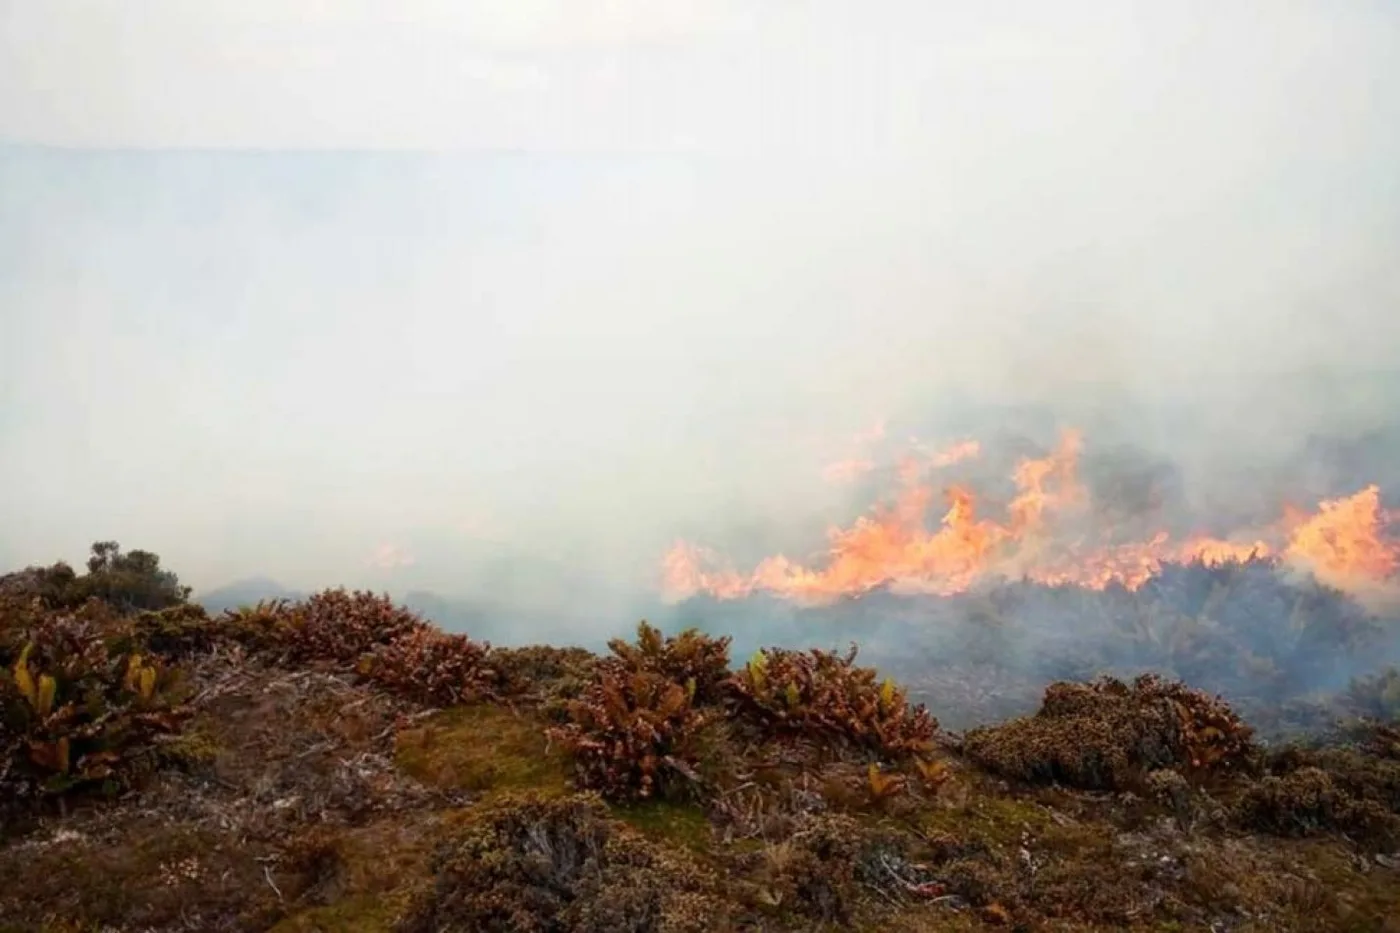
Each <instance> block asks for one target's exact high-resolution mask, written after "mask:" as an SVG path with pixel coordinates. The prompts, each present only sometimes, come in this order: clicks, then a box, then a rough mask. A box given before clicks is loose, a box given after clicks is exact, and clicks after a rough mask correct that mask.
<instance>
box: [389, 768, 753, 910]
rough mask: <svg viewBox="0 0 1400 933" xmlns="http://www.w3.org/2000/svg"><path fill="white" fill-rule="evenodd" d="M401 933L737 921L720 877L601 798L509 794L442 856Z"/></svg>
mask: <svg viewBox="0 0 1400 933" xmlns="http://www.w3.org/2000/svg"><path fill="white" fill-rule="evenodd" d="M433 871H434V875H435V880H434V885H433V888H432V890H431V892H429V893H427V894H426V895H425V896H424V897H423V898H422V900H421V902H420V903H419V904H417V905H416V906H415V908H414V909H413V910H412V912H411V913H410V915H409V917H408V918H407V919H406V920H405V921H404V922H403V924H402V925H401V926H400V927H399V929H400V931H401V933H447V931H461V933H467V931H472V933H478V931H479V933H574V931H607V933H702V931H710V930H717V931H723V930H726V929H729V928H730V924H729V918H728V917H727V914H726V910H725V906H724V903H723V901H721V900H720V899H718V898H717V897H715V896H713V891H714V879H713V878H712V877H711V876H709V875H708V874H707V873H706V872H705V871H703V870H702V869H700V868H699V867H698V866H696V865H694V864H692V863H690V862H688V861H686V860H685V859H683V858H682V857H680V856H679V855H677V854H675V853H671V852H667V851H663V850H660V849H658V848H656V847H655V846H653V845H651V844H649V843H647V842H645V841H643V840H642V839H641V838H639V837H638V836H636V835H634V834H633V833H631V832H630V831H628V830H626V829H624V828H622V827H621V826H620V825H619V824H618V823H616V822H613V821H611V820H610V819H609V818H608V813H607V808H606V806H605V805H604V804H603V803H602V802H601V801H600V800H598V799H597V798H596V797H592V796H589V795H577V796H572V797H565V798H549V797H541V796H537V795H521V796H507V797H502V798H499V799H497V800H495V801H493V802H491V803H488V804H483V805H482V806H481V807H480V808H479V809H477V810H476V811H474V812H473V814H472V816H471V818H470V822H469V823H468V825H467V826H466V827H465V828H464V829H463V831H462V832H461V834H460V835H459V836H457V837H456V838H454V839H453V840H451V841H450V842H449V843H448V844H446V845H444V846H443V847H442V848H441V849H440V850H439V852H438V854H437V855H436V857H435V860H434V864H433Z"/></svg>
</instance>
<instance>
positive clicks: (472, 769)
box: [395, 704, 570, 793]
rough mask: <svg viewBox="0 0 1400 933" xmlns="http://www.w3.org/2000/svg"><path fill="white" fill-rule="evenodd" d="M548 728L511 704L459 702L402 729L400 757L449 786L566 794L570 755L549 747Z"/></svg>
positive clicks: (416, 772)
mask: <svg viewBox="0 0 1400 933" xmlns="http://www.w3.org/2000/svg"><path fill="white" fill-rule="evenodd" d="M544 729H545V725H544V723H543V722H541V721H540V720H539V719H538V718H537V717H536V716H534V715H532V714H530V713H528V712H523V711H517V710H512V709H510V708H509V707H505V706H499V705H494V704H481V705H477V706H464V707H456V708H453V709H450V710H444V711H443V712H442V713H439V714H438V715H436V716H434V717H433V718H432V719H430V720H428V721H427V722H426V723H424V724H423V725H421V726H418V727H416V728H413V729H406V730H404V731H403V732H401V733H399V735H398V738H397V741H396V749H395V760H396V762H397V763H398V766H399V767H400V768H402V769H403V770H404V771H405V772H407V773H408V774H410V775H412V776H413V777H415V778H417V779H418V780H420V781H423V782H424V783H426V784H431V785H433V786H435V787H440V788H443V789H449V790H466V791H474V792H491V793H494V792H498V791H539V792H542V793H566V792H568V790H569V789H570V788H569V775H570V768H569V762H568V759H567V758H566V757H565V755H564V754H563V752H562V751H561V750H559V749H551V748H550V747H549V744H548V742H547V740H546V739H545V735H544Z"/></svg>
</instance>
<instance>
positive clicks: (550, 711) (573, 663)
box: [487, 645, 601, 722]
mask: <svg viewBox="0 0 1400 933" xmlns="http://www.w3.org/2000/svg"><path fill="white" fill-rule="evenodd" d="M487 660H488V662H489V663H490V665H491V667H492V668H493V669H494V670H495V671H496V672H497V674H498V675H499V677H500V687H501V691H502V692H503V693H505V694H506V695H508V696H514V697H522V698H525V699H526V700H529V701H531V702H534V703H536V704H538V706H539V707H540V709H541V711H542V712H543V713H544V714H545V715H546V716H547V717H548V718H550V719H553V720H555V721H557V722H567V721H568V718H569V715H568V704H569V701H571V700H577V699H579V698H580V697H582V696H583V694H584V691H585V690H587V689H588V685H589V684H590V683H592V682H593V679H594V677H595V676H596V675H597V672H598V665H599V663H600V660H601V659H600V658H599V657H598V656H597V655H595V654H594V653H593V652H591V651H589V650H587V649H586V648H554V647H551V646H548V645H530V646H528V647H524V648H493V649H492V650H491V655H490V657H489V658H488V659H487Z"/></svg>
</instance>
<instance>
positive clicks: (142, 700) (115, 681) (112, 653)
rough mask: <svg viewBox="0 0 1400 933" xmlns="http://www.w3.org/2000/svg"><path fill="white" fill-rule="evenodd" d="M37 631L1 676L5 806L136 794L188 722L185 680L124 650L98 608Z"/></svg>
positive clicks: (44, 619)
mask: <svg viewBox="0 0 1400 933" xmlns="http://www.w3.org/2000/svg"><path fill="white" fill-rule="evenodd" d="M30 621H31V624H30V625H29V626H28V627H27V628H25V630H24V632H23V641H24V647H23V648H22V649H21V650H20V653H19V656H18V657H17V658H15V659H14V660H13V662H12V663H11V664H9V665H8V666H7V668H6V669H5V671H4V672H3V674H0V796H2V797H4V798H6V800H7V802H10V801H13V802H20V801H28V802H34V801H36V800H39V799H41V798H44V797H50V796H60V797H61V796H65V795H70V794H74V793H78V792H81V791H89V790H92V789H94V788H99V787H100V788H102V789H104V790H106V791H109V792H111V791H116V790H119V789H121V788H124V787H126V786H129V785H130V784H131V783H133V782H134V781H135V780H136V779H137V778H138V777H139V776H140V775H142V774H144V773H145V772H147V771H149V770H150V769H151V768H152V767H153V766H154V765H155V764H156V763H157V759H158V757H159V756H158V754H157V751H158V749H157V740H158V738H159V737H160V736H163V735H169V734H171V733H175V732H178V731H179V729H180V728H181V726H182V724H183V723H184V721H185V720H186V719H187V718H188V715H189V710H188V709H187V708H185V707H184V706H183V705H181V702H180V700H181V697H182V695H183V691H182V690H181V689H180V685H179V678H178V671H175V670H173V669H169V668H167V667H165V666H164V665H163V664H161V663H160V662H159V661H158V660H157V659H154V658H150V657H146V656H143V655H141V654H140V653H136V652H131V653H127V652H125V651H122V650H114V649H113V647H112V646H113V644H114V643H116V642H120V641H124V640H126V639H128V638H129V633H127V632H126V631H125V630H124V629H122V628H121V627H120V626H119V625H116V624H114V622H113V617H112V616H111V615H110V614H109V613H108V611H107V610H106V609H105V608H103V607H100V606H97V605H96V604H91V603H90V604H89V605H88V606H87V607H85V608H84V610H83V611H80V612H79V613H77V614H71V613H63V612H53V613H43V614H41V615H40V616H39V617H38V618H37V620H30Z"/></svg>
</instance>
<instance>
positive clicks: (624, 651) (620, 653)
mask: <svg viewBox="0 0 1400 933" xmlns="http://www.w3.org/2000/svg"><path fill="white" fill-rule="evenodd" d="M729 642H730V639H729V638H728V637H724V638H711V637H710V636H708V635H705V634H703V633H701V632H700V631H699V630H697V629H686V630H685V631H683V632H681V633H680V634H679V635H672V636H670V637H663V636H662V634H661V632H660V630H658V629H656V628H654V627H652V626H651V625H648V624H647V623H646V622H642V623H640V624H639V625H638V626H637V643H636V644H635V645H632V644H628V643H627V642H626V641H624V640H623V639H621V638H614V639H612V640H611V641H609V642H608V648H609V649H611V651H612V653H613V654H614V655H615V656H616V657H617V659H618V660H619V661H621V662H622V664H624V665H625V666H626V667H627V669H628V670H631V671H644V672H646V673H649V674H656V675H658V676H660V677H664V678H666V679H667V680H670V681H672V682H674V683H677V684H680V685H681V686H683V687H685V688H686V689H687V690H688V691H690V693H691V694H692V696H693V698H694V702H695V703H696V704H697V705H705V704H709V703H714V702H716V701H718V700H719V699H720V692H721V687H722V686H723V685H724V682H725V681H726V680H727V679H728V678H729ZM692 684H693V686H692Z"/></svg>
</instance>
